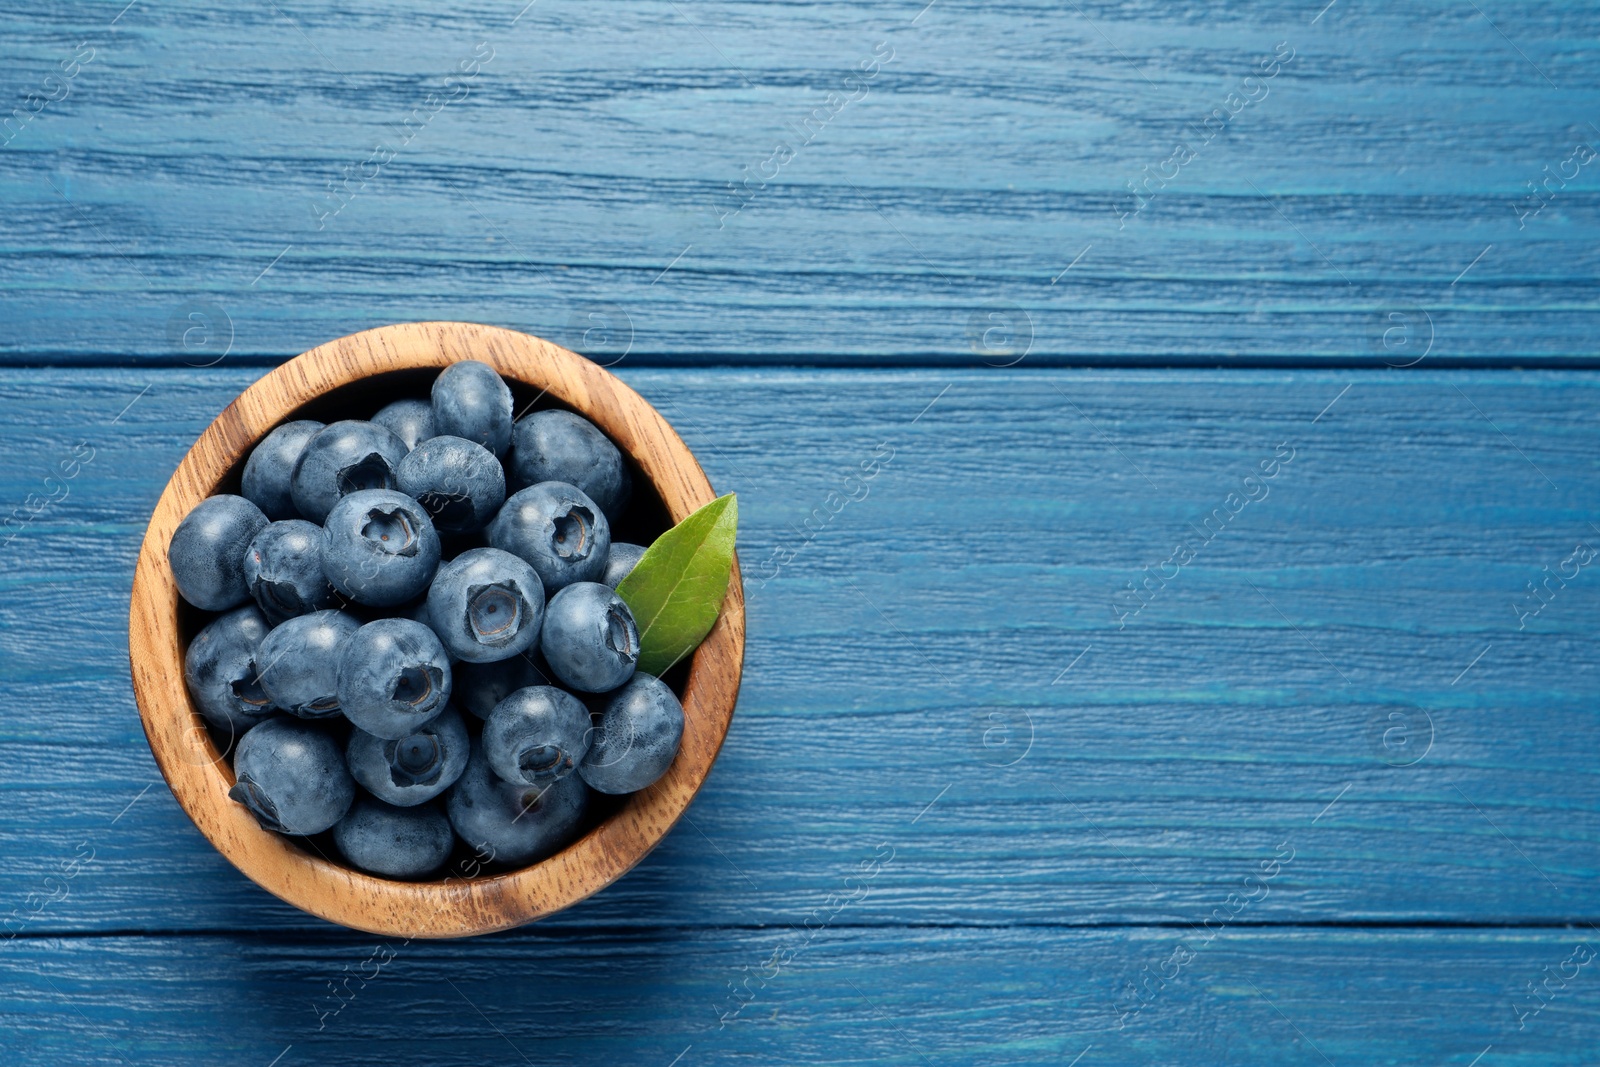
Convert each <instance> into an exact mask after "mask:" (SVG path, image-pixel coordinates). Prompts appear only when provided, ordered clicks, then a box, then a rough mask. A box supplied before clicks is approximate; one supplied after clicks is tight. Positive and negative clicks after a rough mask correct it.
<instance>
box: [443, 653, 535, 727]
mask: <svg viewBox="0 0 1600 1067" xmlns="http://www.w3.org/2000/svg"><path fill="white" fill-rule="evenodd" d="M533 657H534V653H533V650H532V649H529V650H528V651H527V652H523V653H521V654H519V655H516V656H512V657H511V658H510V659H503V660H497V661H496V662H494V663H458V664H453V665H452V666H451V668H450V675H451V681H452V682H453V686H452V689H453V693H454V696H455V701H456V703H457V704H459V705H460V706H461V707H463V708H466V709H467V710H468V711H470V712H471V713H472V714H474V715H476V716H477V717H478V718H480V719H487V718H488V717H489V713H490V712H492V711H493V710H494V706H495V705H496V704H498V703H500V702H501V701H502V700H504V699H505V698H506V697H508V696H510V695H511V694H512V693H515V692H516V691H517V690H518V689H526V688H527V687H528V686H530V685H550V684H551V681H550V678H549V677H548V676H547V675H546V674H545V673H544V671H542V670H540V669H539V665H538V664H537V663H535V662H534V658H533Z"/></svg>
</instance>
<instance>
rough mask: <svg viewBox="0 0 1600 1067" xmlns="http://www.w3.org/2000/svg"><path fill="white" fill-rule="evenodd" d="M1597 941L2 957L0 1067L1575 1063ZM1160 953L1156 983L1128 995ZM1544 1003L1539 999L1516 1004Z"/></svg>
mask: <svg viewBox="0 0 1600 1067" xmlns="http://www.w3.org/2000/svg"><path fill="white" fill-rule="evenodd" d="M1597 940H1600V939H1597V938H1596V937H1595V935H1594V934H1593V933H1592V932H1590V931H1583V932H1581V933H1580V932H1578V931H1572V930H1495V931H1483V930H1421V931H1415V930H1413V931H1395V930H1371V929H1348V928H1310V929H1305V928H1302V929H1279V930H1260V929H1230V930H1227V931H1225V932H1223V933H1221V934H1220V935H1219V936H1217V937H1216V938H1215V939H1213V940H1211V941H1210V942H1209V943H1208V944H1203V943H1202V942H1201V940H1200V939H1198V938H1196V937H1195V936H1193V935H1191V934H1189V933H1188V932H1186V931H1181V930H1159V929H1154V930H1152V929H1136V930H1065V929H1058V928H1043V929H1038V928H1032V929H1030V928H989V929H903V930H892V929H863V928H858V927H849V926H845V925H821V926H818V927H817V928H815V930H813V931H807V930H803V929H795V930H783V929H768V930H720V931H679V930H666V931H661V932H659V933H638V934H617V933H605V932H594V933H580V932H575V931H564V932H562V933H560V934H559V935H557V936H539V935H535V936H514V937H507V936H505V935H500V936H496V937H492V938H489V939H486V940H482V941H476V942H472V943H470V944H419V943H414V944H410V945H407V944H404V943H401V942H374V941H372V940H370V939H364V940H358V939H325V938H315V939H298V940H297V939H289V940H285V939H282V938H279V937H272V938H259V937H251V936H248V935H237V936H229V937H213V936H200V937H176V938H175V937H162V936H150V937H140V938H121V937H111V938H100V937H96V938H87V939H69V940H60V941H58V940H47V941H33V940H26V941H14V942H11V943H9V944H6V945H4V946H0V1026H3V1027H4V1030H5V1032H6V1038H7V1040H6V1049H7V1053H8V1060H7V1062H9V1063H14V1064H18V1065H32V1064H58V1063H75V1064H80V1063H81V1064H85V1065H99V1064H121V1063H128V1062H135V1063H150V1062H158V1063H167V1064H183V1063H217V1062H227V1063H254V1064H263V1065H265V1064H269V1063H274V1064H276V1065H277V1067H296V1065H300V1064H309V1063H316V1064H324V1065H338V1064H347V1063H352V1064H353V1063H377V1062H395V1061H404V1062H415V1063H429V1064H437V1065H440V1067H450V1065H455V1064H464V1065H465V1064H472V1065H477V1064H483V1063H486V1062H492V1063H507V1062H510V1063H520V1062H527V1063H541V1064H547V1063H548V1064H579V1063H584V1064H587V1063H616V1064H627V1065H632V1064H638V1065H641V1067H664V1065H666V1064H669V1063H674V1062H677V1063H682V1064H687V1063H794V1062H814V1063H831V1064H865V1063H874V1064H884V1063H888V1064H905V1065H916V1064H922V1065H929V1064H951V1065H957V1064H960V1065H989V1064H995V1065H999V1064H1007V1065H1010V1064H1052V1065H1063V1064H1068V1063H1071V1062H1074V1057H1080V1056H1081V1057H1082V1058H1081V1059H1079V1060H1077V1062H1078V1063H1080V1064H1081V1065H1082V1067H1093V1065H1096V1064H1101V1065H1104V1064H1150V1063H1160V1064H1193V1065H1196V1067H1206V1065H1211V1064H1239V1063H1284V1064H1321V1063H1324V1062H1326V1063H1338V1064H1349V1063H1428V1064H1453V1065H1457V1067H1466V1065H1467V1064H1469V1063H1472V1062H1474V1057H1482V1058H1481V1059H1480V1060H1478V1061H1477V1062H1480V1063H1484V1064H1491V1065H1492V1064H1495V1063H1502V1064H1503V1063H1512V1062H1516V1063H1539V1064H1562V1065H1564V1064H1572V1065H1577V1064H1590V1063H1593V1054H1594V1039H1595V1034H1596V1033H1597V1032H1600V982H1597V981H1596V979H1595V973H1594V972H1595V967H1596V963H1595V955H1596V952H1597V949H1596V948H1595V945H1596V942H1597ZM1191 946H1192V947H1191ZM1180 948H1182V949H1183V950H1184V951H1185V952H1186V953H1188V954H1187V955H1183V956H1178V957H1176V958H1178V959H1182V960H1184V961H1185V962H1184V963H1183V964H1181V965H1180V964H1176V963H1174V964H1171V965H1169V966H1167V967H1166V968H1165V971H1164V973H1166V974H1167V975H1169V976H1171V977H1170V978H1168V979H1167V980H1165V981H1162V982H1161V983H1160V984H1159V985H1158V984H1155V982H1152V983H1150V984H1148V985H1145V986H1144V992H1143V993H1142V994H1135V993H1134V992H1132V991H1130V989H1129V988H1128V987H1129V985H1130V984H1132V985H1134V986H1139V985H1140V984H1142V983H1143V982H1144V976H1145V975H1146V974H1156V973H1160V972H1161V971H1162V967H1163V964H1164V963H1166V961H1169V960H1172V959H1174V953H1175V952H1177V951H1178V950H1179V949H1180ZM1582 961H1587V962H1582ZM1147 969H1148V970H1147ZM1542 982H1548V985H1547V986H1546V987H1545V989H1546V991H1545V992H1544V993H1543V998H1544V999H1543V1000H1539V999H1536V998H1535V997H1534V996H1533V995H1531V994H1529V993H1528V992H1527V991H1526V988H1525V987H1526V986H1527V985H1529V984H1530V983H1533V984H1538V983H1542ZM1535 1008H1538V1009H1539V1010H1537V1011H1535V1010H1534V1009H1535ZM1486 1052H1487V1053H1488V1054H1487V1055H1485V1053H1486ZM674 1057H679V1059H678V1060H674Z"/></svg>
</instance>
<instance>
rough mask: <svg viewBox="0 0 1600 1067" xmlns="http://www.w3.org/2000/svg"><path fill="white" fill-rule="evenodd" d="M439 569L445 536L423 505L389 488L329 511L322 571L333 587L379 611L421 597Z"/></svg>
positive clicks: (352, 496)
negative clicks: (441, 536) (435, 529)
mask: <svg viewBox="0 0 1600 1067" xmlns="http://www.w3.org/2000/svg"><path fill="white" fill-rule="evenodd" d="M438 567H439V535H438V533H437V532H435V531H434V528H433V520H432V519H430V518H428V513H427V512H426V511H425V510H423V507H422V505H421V504H418V503H417V502H416V501H415V500H412V499H411V498H410V497H408V496H406V495H405V494H404V493H396V492H394V491H392V490H389V489H363V490H361V491H360V492H356V493H351V494H350V495H349V496H347V497H345V498H344V499H343V500H340V501H339V502H338V503H337V504H335V505H334V506H333V510H332V511H330V512H328V521H327V524H326V525H325V526H323V528H322V569H323V573H325V574H326V575H327V576H328V580H329V581H330V582H332V583H333V587H334V588H335V589H337V590H339V592H341V593H343V594H344V595H345V596H347V597H349V598H350V599H352V600H355V601H357V602H359V603H362V604H368V605H371V606H373V607H380V608H382V607H395V606H397V605H400V604H404V603H405V602H406V601H408V600H410V599H412V598H413V597H415V596H418V595H420V594H421V593H422V592H423V590H425V589H427V588H428V583H429V582H431V581H433V573H434V571H435V570H437V569H438Z"/></svg>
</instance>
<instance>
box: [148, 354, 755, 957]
mask: <svg viewBox="0 0 1600 1067" xmlns="http://www.w3.org/2000/svg"><path fill="white" fill-rule="evenodd" d="M464 358H475V359H482V360H484V361H485V362H488V363H490V364H491V365H493V366H494V367H495V369H496V370H498V371H499V372H500V373H501V376H502V377H503V378H504V379H505V380H506V382H507V383H508V385H510V387H511V390H512V395H513V401H514V403H515V408H514V411H515V413H516V414H517V415H518V416H519V417H520V416H521V415H522V414H525V413H526V412H527V411H534V410H540V409H545V408H558V409H565V410H570V411H575V412H577V413H579V414H582V415H584V416H585V417H587V418H590V419H591V420H592V421H594V422H595V423H596V424H597V425H599V426H600V428H601V429H602V430H603V431H605V432H606V434H607V436H609V437H610V438H611V439H612V440H613V441H614V442H616V444H617V446H618V447H619V449H620V450H621V451H622V453H623V455H624V457H626V459H627V461H628V463H629V466H630V468H631V470H630V473H631V474H632V476H633V484H634V489H633V497H632V500H631V502H630V504H629V506H628V509H627V511H626V512H625V513H624V514H623V515H622V516H620V517H619V518H618V521H617V522H616V523H615V524H614V526H613V531H612V536H613V540H617V541H633V542H635V543H639V544H646V545H648V544H649V543H650V541H652V540H653V539H654V538H655V537H656V536H658V535H659V534H660V533H662V532H663V531H665V530H666V529H667V528H669V527H670V526H671V525H672V523H673V522H675V521H678V520H680V519H682V518H683V517H684V516H685V515H687V514H688V513H689V512H690V511H692V510H694V508H695V507H698V506H700V504H702V503H705V502H707V501H709V500H710V499H712V498H713V496H714V493H713V492H712V490H711V486H710V484H709V482H708V481H707V480H706V478H705V475H704V473H703V472H702V471H701V470H700V468H699V465H698V464H697V463H696V462H695V461H694V459H693V456H692V455H691V454H690V453H689V451H688V449H687V447H686V446H684V445H683V443H682V441H681V439H679V438H678V437H677V435H676V434H675V433H674V432H673V431H672V430H671V428H670V427H669V426H668V425H667V424H666V422H665V420H663V419H662V418H661V416H660V415H659V414H658V413H656V412H655V410H654V409H653V408H651V407H650V406H649V405H648V404H646V403H645V402H644V401H643V400H642V399H641V398H639V397H638V395H637V394H635V393H633V392H632V390H631V389H629V388H628V387H627V386H626V385H624V384H623V383H622V382H621V381H620V380H618V379H616V378H615V377H614V376H612V375H611V374H609V373H608V372H606V371H605V370H603V369H601V368H599V367H597V366H596V365H594V364H592V363H590V362H588V361H587V360H584V359H583V358H582V357H580V356H577V355H576V354H574V353H571V352H567V351H566V350H564V349H560V348H558V347H557V346H554V345H550V344H548V343H547V342H544V341H541V340H539V339H538V338H533V337H528V336H527V335H524V334H517V333H513V332H511V331H506V330H499V329H495V328H492V327H484V326H475V325H471V324H462V323H423V324H414V325H408V326H395V327H385V328H384V329H381V330H373V331H367V332H366V333H363V334H355V335H352V336H351V337H347V338H343V339H341V340H339V341H335V342H332V343H330V344H328V345H324V346H321V347H320V348H317V349H313V350H311V351H310V352H308V353H305V354H304V355H302V356H299V357H297V358H296V359H294V360H291V361H290V362H289V363H286V364H284V365H283V366H282V367H279V368H277V369H276V370H274V371H272V372H271V373H269V374H268V375H266V376H265V377H264V378H262V379H261V380H260V381H258V382H256V383H255V384H254V385H252V386H250V387H249V388H248V389H247V390H246V391H245V393H243V394H242V395H241V396H240V397H239V399H238V400H236V401H235V402H234V404H232V405H230V406H229V408H228V409H227V411H225V412H223V414H222V415H221V416H219V418H218V419H217V421H216V422H214V423H213V424H212V425H211V426H210V427H209V428H208V429H207V430H206V431H205V433H204V434H202V435H201V438H200V439H199V441H197V442H196V444H195V446H194V448H192V449H191V450H190V452H189V454H188V455H186V456H185V458H184V460H183V462H182V463H181V464H180V465H179V468H178V471H177V472H176V473H175V474H174V476H173V479H172V481H171V483H169V485H168V487H167V490H166V492H165V493H164V494H163V495H162V498H161V501H160V502H159V503H158V505H157V507H156V512H155V514H154V515H153V516H152V519H151V524H150V528H149V531H148V532H147V534H146V538H145V544H144V547H143V549H142V550H141V553H140V561H139V567H138V571H137V573H136V575H135V580H134V594H133V602H132V605H131V611H130V638H129V651H130V659H131V660H132V664H133V674H134V688H135V694H136V696H137V698H138V702H139V707H140V715H141V718H142V720H143V722H144V726H145V732H146V735H147V736H148V737H149V738H150V743H151V748H152V751H153V752H154V753H155V755H156V759H157V763H158V764H159V765H160V767H161V770H162V773H163V775H164V776H166V778H167V780H168V783H169V784H170V785H171V786H172V789H173V793H174V795H175V796H176V797H177V799H178V800H179V803H180V804H181V805H182V806H183V808H184V810H185V811H186V812H187V813H188V814H189V816H190V817H191V819H193V820H194V821H195V823H196V825H197V826H198V827H199V828H200V830H201V831H202V832H203V833H204V834H205V835H206V837H207V838H209V839H210V840H211V841H212V843H213V844H214V845H216V847H217V848H218V849H219V850H220V851H221V852H222V853H223V854H224V855H225V856H227V858H228V859H229V860H230V861H231V862H233V863H234V865H235V866H236V867H238V868H239V869H240V870H241V871H243V872H244V873H245V874H246V875H248V876H249V877H250V878H252V879H253V880H255V881H256V882H257V883H258V884H260V885H262V886H263V888H265V889H267V890H268V891H269V892H272V893H274V894H275V895H277V896H279V897H281V898H282V899H284V900H286V901H288V902H289V903H291V904H294V905H296V906H297V907H300V908H302V909H304V910H306V911H309V912H312V913H313V914H317V915H320V916H322V917H324V918H327V919H330V920H332V921H334V922H339V923H342V924H344V925H347V926H352V927H355V928H358V929H363V930H368V931H371V932H375V933H384V934H398V935H404V936H408V937H452V936H463V935H470V934H477V933H485V932H488V931H491V930H496V929H503V928H505V927H508V926H514V925H518V924H520V923H523V922H527V921H531V920H533V919H536V918H538V917H540V916H542V915H545V914H548V913H549V912H551V911H555V910H558V909H559V908H561V907H564V906H566V905H568V904H571V903H573V902H575V901H576V900H580V899H582V898H583V897H585V896H587V895H589V894H590V893H593V892H594V891H596V890H598V889H599V888H601V887H602V886H604V885H606V884H608V883H609V882H610V881H612V880H614V879H615V878H616V877H618V876H620V875H621V874H622V873H623V872H625V871H626V870H627V869H628V868H629V867H631V866H632V865H633V864H634V863H636V862H638V860H639V859H641V858H642V857H643V856H644V855H645V853H647V852H648V851H649V849H650V848H651V847H653V846H654V844H655V843H656V842H657V841H659V840H660V838H661V837H662V836H664V835H665V833H666V831H667V830H668V829H669V828H670V827H671V825H672V823H673V822H675V821H676V819H677V817H678V816H679V815H681V813H682V811H683V809H684V808H685V807H686V806H687V804H688V801H689V800H690V799H691V798H692V797H693V794H694V792H695V791H696V790H698V788H699V785H700V783H701V782H702V781H703V780H704V777H705V774H706V773H707V772H708V771H709V769H710V764H711V762H712V761H713V760H714V759H715V756H716V752H717V750H718V749H719V748H720V746H721V742H722V738H723V736H724V734H725V733H726V730H727V725H728V720H729V718H730V717H731V715H732V711H733V704H734V701H735V699H736V696H737V691H738V681H739V669H740V663H741V661H742V657H743V623H744V615H743V596H742V591H741V590H740V586H739V578H738V565H737V561H735V566H734V577H733V580H732V582H731V583H730V589H729V596H728V600H727V602H726V604H725V606H724V610H723V617H722V619H720V620H719V622H718V624H717V626H716V628H714V629H713V631H712V633H711V635H710V636H709V637H708V638H707V640H706V642H705V643H704V644H702V646H701V647H700V649H699V650H697V651H696V653H695V654H694V655H693V656H692V657H690V658H689V660H688V661H687V662H685V663H681V664H679V665H677V666H676V667H674V668H673V669H672V671H670V672H668V674H667V675H666V676H665V677H664V678H663V680H664V681H665V682H666V683H667V684H668V685H670V686H671V687H672V688H673V690H674V691H675V692H677V693H678V695H679V697H680V699H681V700H682V701H683V703H684V712H685V731H684V741H683V745H682V747H681V748H680V751H679V756H678V759H677V760H676V761H675V762H674V764H673V766H672V768H671V769H669V771H668V772H667V774H666V775H665V776H664V777H663V778H662V779H661V780H660V781H658V782H657V783H656V784H655V785H653V786H651V787H649V788H648V789H645V790H641V791H640V792H638V793H634V794H630V795H628V796H621V797H600V796H599V795H598V794H597V795H596V799H597V801H598V802H597V803H596V804H594V805H593V806H592V809H591V812H590V815H589V817H588V820H587V821H586V823H585V827H584V829H583V831H582V832H581V834H580V836H579V838H578V839H577V840H576V841H575V842H573V843H572V844H571V845H569V846H568V847H567V848H565V849H564V850H562V851H561V852H559V853H557V854H556V855H554V856H552V857H550V858H548V859H546V860H543V861H541V862H539V863H537V864H534V865H533V866H531V867H526V868H522V869H520V870H513V871H498V872H496V871H493V870H485V869H484V868H483V866H482V864H481V862H480V861H479V860H478V858H477V857H474V856H473V855H472V854H471V852H470V850H466V849H465V848H464V847H463V848H462V849H461V850H460V851H459V852H458V854H457V855H456V856H455V857H453V858H452V861H451V864H450V865H449V866H448V867H447V868H446V871H445V873H444V874H443V875H441V876H439V877H437V878H435V879H433V880H430V881H420V882H399V881H392V880H389V879H385V878H381V877H378V876H374V875H369V874H365V873H363V872H360V871H357V870H354V869H353V868H350V867H348V866H345V865H344V864H343V863H342V861H341V860H340V859H339V857H338V852H337V850H336V849H335V848H334V847H333V844H332V841H331V835H326V834H325V835H318V836H317V837H312V838H300V839H289V838H285V837H282V836H280V835H277V834H274V833H270V832H268V831H265V830H262V829H260V828H259V827H258V826H257V825H256V824H255V822H254V820H253V819H252V818H250V816H249V815H248V814H247V813H246V812H245V811H244V809H243V808H242V807H241V806H240V805H237V804H235V803H234V802H233V801H231V800H229V799H228V798H227V796H226V792H227V789H228V788H229V787H231V785H232V784H233V773H232V769H231V766H230V763H229V760H228V759H227V758H226V753H227V750H228V748H229V747H230V742H231V739H230V738H227V737H220V736H216V735H214V734H212V733H210V732H208V731H207V729H206V727H205V726H204V724H203V722H202V720H201V719H200V718H199V716H198V714H197V713H196V712H195V711H194V709H193V707H192V705H191V703H190V702H189V699H188V695H187V693H186V691H185V690H184V687H183V683H182V660H183V653H184V650H185V649H186V648H187V646H188V642H189V640H190V639H191V638H192V637H193V635H194V634H195V633H196V632H197V631H198V630H199V629H200V628H201V627H202V626H204V625H205V623H206V622H207V621H209V619H211V618H213V617H215V616H214V614H212V613H207V612H202V611H199V610H198V609H195V608H193V607H191V606H189V605H188V604H186V603H184V602H183V601H182V600H181V598H179V597H178V596H177V594H176V586H175V584H174V583H173V582H172V579H171V572H170V568H169V567H168V565H167V559H166V550H167V546H168V544H169V543H170V541H171V535H172V531H173V530H174V529H175V528H176V525H177V522H178V521H179V520H181V519H182V518H183V516H184V515H186V514H187V513H188V511H189V510H190V509H191V508H192V507H193V506H194V505H195V504H196V503H198V502H199V500H200V499H203V498H204V497H206V496H209V495H212V494H213V493H218V492H237V491H238V488H239V479H240V475H241V473H242V471H243V467H244V463H245V461H246V459H247V458H248V456H249V452H250V449H251V448H253V447H254V445H255V444H256V443H257V442H258V441H259V440H260V439H261V438H262V437H264V436H265V435H266V433H267V432H268V431H270V430H271V429H272V428H273V427H274V426H277V425H279V424H281V423H282V422H285V421H288V420H290V419H296V418H311V419H318V420H319V421H323V422H331V421H334V420H337V419H342V418H343V419H349V418H369V417H371V415H372V414H373V413H374V412H376V411H377V410H378V409H379V408H380V407H382V406H383V405H384V404H387V403H389V402H390V401H392V400H396V399H400V398H403V397H416V398H424V399H425V398H426V397H427V395H428V390H429V387H430V386H431V384H432V381H433V379H434V377H435V376H436V375H437V374H438V371H439V369H440V368H441V367H443V366H445V365H448V364H449V363H451V362H454V361H455V360H457V359H464ZM459 547H460V548H465V547H470V546H468V545H465V544H464V545H462V546H459ZM458 550H459V549H458ZM174 680H176V681H175V682H174Z"/></svg>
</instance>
